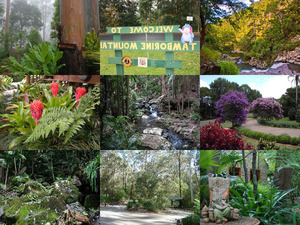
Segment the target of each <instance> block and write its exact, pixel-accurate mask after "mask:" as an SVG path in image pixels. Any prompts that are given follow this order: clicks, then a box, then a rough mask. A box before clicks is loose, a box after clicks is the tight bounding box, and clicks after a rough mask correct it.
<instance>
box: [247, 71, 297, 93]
mask: <svg viewBox="0 0 300 225" xmlns="http://www.w3.org/2000/svg"><path fill="white" fill-rule="evenodd" d="M251 85H252V86H253V88H254V89H257V90H259V91H260V93H261V94H262V96H263V98H271V97H273V98H280V97H281V95H283V94H284V93H285V92H286V89H287V88H290V87H295V85H294V84H291V79H290V80H288V76H287V75H282V76H272V77H270V78H269V79H268V80H267V81H265V82H264V83H262V85H259V86H257V85H256V84H254V83H250V84H249V86H250V87H251V88H252V86H251Z"/></svg>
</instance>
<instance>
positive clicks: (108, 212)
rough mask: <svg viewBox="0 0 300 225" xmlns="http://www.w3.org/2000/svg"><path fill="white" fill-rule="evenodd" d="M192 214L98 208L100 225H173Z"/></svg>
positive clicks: (119, 207)
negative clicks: (177, 220)
mask: <svg viewBox="0 0 300 225" xmlns="http://www.w3.org/2000/svg"><path fill="white" fill-rule="evenodd" d="M191 213H192V212H190V211H184V210H174V209H169V210H168V212H166V213H160V214H157V213H141V212H132V211H131V212H130V211H127V210H126V206H125V205H113V206H107V207H101V208H100V221H101V222H100V223H101V225H153V224H155V225H173V224H176V221H175V219H182V218H184V217H186V216H188V215H190V214H191Z"/></svg>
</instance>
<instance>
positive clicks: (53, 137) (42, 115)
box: [0, 83, 100, 150]
mask: <svg viewBox="0 0 300 225" xmlns="http://www.w3.org/2000/svg"><path fill="white" fill-rule="evenodd" d="M38 85H40V84H36V86H38ZM41 86H42V87H44V88H43V90H42V91H40V90H39V88H37V87H34V88H37V89H38V91H37V92H32V91H30V90H28V91H27V90H26V88H25V89H24V92H25V93H24V101H20V95H19V96H18V95H16V98H17V99H18V102H17V103H14V104H9V105H8V107H7V108H6V109H5V111H10V113H7V114H2V115H0V116H1V117H2V118H3V119H2V120H1V121H2V122H5V124H4V125H2V126H0V135H1V134H4V133H8V132H9V135H7V134H5V135H6V138H5V140H6V141H4V143H5V144H4V145H5V146H4V148H7V149H17V148H20V146H22V148H24V147H26V149H28V150H36V149H44V148H47V149H48V148H50V149H66V150H69V149H76V148H78V149H91V148H92V149H94V148H95V149H99V146H100V138H98V136H97V130H98V129H99V127H98V125H99V122H98V121H99V120H98V119H97V117H96V115H95V113H94V111H95V109H96V107H97V106H98V105H99V104H100V88H99V86H98V85H96V86H95V87H94V88H93V89H90V90H89V92H87V90H86V89H85V88H81V87H78V88H77V89H76V92H75V94H74V91H73V87H71V86H70V87H68V88H67V90H66V91H61V90H60V87H59V84H58V83H52V84H51V92H52V94H50V93H49V86H50V85H48V86H47V85H45V84H41ZM28 93H30V94H28ZM21 96H22V95H21ZM74 97H75V99H74ZM30 101H32V102H31V103H30ZM82 130H84V131H85V132H82ZM6 131H8V132H6ZM0 138H1V136H0ZM90 143H92V145H93V146H90ZM2 148H3V147H2Z"/></svg>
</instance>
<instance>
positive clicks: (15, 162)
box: [14, 157, 18, 175]
mask: <svg viewBox="0 0 300 225" xmlns="http://www.w3.org/2000/svg"><path fill="white" fill-rule="evenodd" d="M14 166H15V173H16V175H17V174H18V170H17V160H16V158H15V157H14Z"/></svg>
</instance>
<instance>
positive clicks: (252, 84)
mask: <svg viewBox="0 0 300 225" xmlns="http://www.w3.org/2000/svg"><path fill="white" fill-rule="evenodd" d="M248 85H249V87H251V89H257V87H256V84H255V83H249V84H248Z"/></svg>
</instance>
